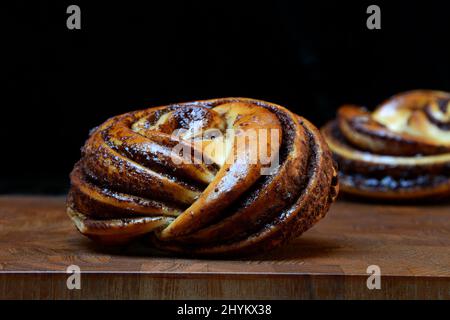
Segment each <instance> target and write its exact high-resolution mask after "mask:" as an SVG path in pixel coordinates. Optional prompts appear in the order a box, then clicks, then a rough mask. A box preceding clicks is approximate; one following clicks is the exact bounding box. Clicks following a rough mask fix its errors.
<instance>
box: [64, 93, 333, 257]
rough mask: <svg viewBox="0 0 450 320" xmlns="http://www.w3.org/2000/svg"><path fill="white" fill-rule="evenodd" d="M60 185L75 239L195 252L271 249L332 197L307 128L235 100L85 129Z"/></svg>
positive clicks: (280, 111) (263, 106)
mask: <svg viewBox="0 0 450 320" xmlns="http://www.w3.org/2000/svg"><path fill="white" fill-rule="evenodd" d="M230 130H231V132H234V133H235V135H226V134H224V133H225V132H228V131H230ZM267 130H270V132H271V133H272V132H275V133H276V134H274V135H271V134H267V132H268V131H267ZM174 132H176V134H173V133H174ZM252 132H258V133H261V132H263V133H264V134H263V135H262V136H261V135H257V136H254V135H252V134H250V133H252ZM268 136H270V139H269V137H268ZM242 137H244V140H241V142H242V141H245V142H247V143H245V144H244V145H245V148H241V145H242V144H239V143H238V139H239V138H242ZM261 137H266V138H267V139H261ZM246 139H247V140H246ZM252 146H256V147H257V148H256V149H257V150H258V151H261V150H262V154H265V155H266V159H263V158H264V157H262V156H260V155H259V153H258V154H257V157H255V150H256V149H254V148H252ZM186 155H187V157H186ZM188 160H189V161H188ZM274 163H275V165H273V164H274ZM70 177H71V189H70V192H69V196H68V206H67V211H68V214H69V216H70V217H71V218H72V220H73V221H74V223H75V224H76V226H77V228H78V230H79V231H80V232H81V233H82V234H84V235H86V236H88V237H89V238H91V239H93V240H97V241H100V242H103V243H109V244H119V243H126V242H129V241H131V240H134V239H137V238H140V239H142V240H144V241H146V243H148V244H150V245H151V246H152V247H156V248H158V249H161V250H163V251H168V252H174V253H183V254H196V255H223V254H249V253H256V252H262V251H264V250H267V249H271V248H273V247H275V246H277V245H279V244H281V243H283V242H285V241H287V240H289V239H291V238H293V237H295V236H298V235H300V234H301V233H302V232H304V231H305V230H307V229H308V228H310V227H311V226H312V225H313V224H314V223H315V222H317V221H318V220H319V219H321V218H322V217H323V216H324V215H325V214H326V212H327V210H328V208H329V206H330V204H331V203H332V202H333V201H334V199H335V198H336V195H337V192H338V186H337V170H336V169H335V167H334V163H333V160H332V156H331V153H330V152H329V150H328V147H327V146H326V143H325V142H324V141H323V139H322V137H321V135H320V133H319V131H318V130H317V129H316V128H315V127H314V126H313V125H312V124H311V123H309V122H308V121H307V120H305V119H303V118H301V117H299V116H297V115H295V114H293V113H291V112H290V111H288V110H287V109H285V108H283V107H281V106H278V105H275V104H272V103H268V102H263V101H258V100H252V99H243V98H226V99H215V100H205V101H198V102H190V103H182V104H174V105H169V106H163V107H156V108H150V109H146V110H142V111H135V112H130V113H126V114H123V115H120V116H116V117H113V118H110V119H109V120H107V121H106V122H105V123H103V124H102V125H101V126H99V127H98V128H96V129H94V130H93V131H92V132H91V134H90V137H89V139H88V140H87V141H86V144H85V146H84V147H83V149H82V158H81V160H80V161H79V162H78V163H77V164H76V165H75V167H74V169H73V171H72V173H71V176H70Z"/></svg>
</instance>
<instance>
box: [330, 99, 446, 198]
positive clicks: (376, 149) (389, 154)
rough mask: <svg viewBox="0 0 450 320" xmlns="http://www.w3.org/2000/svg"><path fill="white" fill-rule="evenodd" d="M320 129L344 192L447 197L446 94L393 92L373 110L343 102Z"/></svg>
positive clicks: (370, 195)
mask: <svg viewBox="0 0 450 320" xmlns="http://www.w3.org/2000/svg"><path fill="white" fill-rule="evenodd" d="M322 133H323V135H324V137H325V140H326V141H327V143H328V145H329V146H330V149H331V150H332V152H333V154H334V157H335V159H336V160H337V162H338V163H339V167H340V170H339V171H340V172H339V175H340V185H341V190H342V191H343V192H344V193H347V194H350V195H355V196H361V197H366V198H375V199H387V200H406V199H414V200H422V199H435V198H446V197H448V196H450V94H449V93H446V92H441V91H431V90H416V91H410V92H406V93H402V94H398V95H396V96H394V97H392V98H390V99H388V100H387V101H385V102H383V103H382V104H381V105H379V106H378V107H377V108H376V109H375V111H374V112H369V111H367V110H366V109H364V108H362V107H359V106H353V105H346V106H343V107H341V108H340V109H339V111H338V115H337V119H336V120H334V121H331V122H329V123H328V124H327V125H325V126H324V127H323V128H322Z"/></svg>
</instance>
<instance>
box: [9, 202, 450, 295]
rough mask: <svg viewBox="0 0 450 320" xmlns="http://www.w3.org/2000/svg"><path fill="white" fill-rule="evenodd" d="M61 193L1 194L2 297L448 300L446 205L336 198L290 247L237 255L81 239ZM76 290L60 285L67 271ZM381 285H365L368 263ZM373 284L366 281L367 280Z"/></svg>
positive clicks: (449, 208) (449, 217)
mask: <svg viewBox="0 0 450 320" xmlns="http://www.w3.org/2000/svg"><path fill="white" fill-rule="evenodd" d="M64 201H65V199H64V197H26V196H2V197H0V298H1V299H13V298H19V299H20V298H33V299H34V298H39V299H47V298H51V299H53V298H61V299H70V298H83V299H84V298H89V299H91V298H121V299H128V298H136V299H139V298H143V299H148V298H151V299H217V298H224V299H349V298H356V299H378V298H390V299H406V298H441V299H450V205H449V204H445V205H431V206H430V205H428V206H393V205H375V204H362V203H352V202H344V201H339V202H337V203H336V204H335V205H334V206H333V207H332V209H331V211H330V212H329V213H328V216H327V217H326V218H325V219H324V220H322V221H321V222H320V223H319V224H318V225H317V226H315V227H314V228H313V229H311V230H309V231H308V232H306V233H305V234H304V235H303V236H302V237H300V238H298V239H297V240H295V241H293V242H292V243H291V244H289V245H288V246H286V247H284V248H281V249H279V250H275V251H273V252H270V253H265V254H261V255H259V256H255V257H249V258H248V259H244V260H201V259H185V258H171V257H163V256H156V255H155V254H154V253H152V252H150V251H149V250H147V249H146V248H143V247H133V248H121V249H108V248H103V247H100V246H97V245H95V244H94V243H92V242H91V241H89V240H88V239H86V238H84V237H83V236H81V235H80V234H79V233H78V232H77V231H76V230H75V228H74V226H73V225H72V223H71V222H70V221H69V219H68V218H67V216H66V214H65V208H64ZM70 265H77V266H79V267H80V269H81V272H82V273H81V290H69V289H67V285H66V281H67V278H68V276H70V274H67V273H66V270H67V267H68V266H70ZM370 265H377V266H379V268H380V270H381V289H379V290H377V289H373V290H369V289H368V287H367V279H368V277H369V275H368V274H367V268H368V266H370ZM371 283H373V282H372V281H371Z"/></svg>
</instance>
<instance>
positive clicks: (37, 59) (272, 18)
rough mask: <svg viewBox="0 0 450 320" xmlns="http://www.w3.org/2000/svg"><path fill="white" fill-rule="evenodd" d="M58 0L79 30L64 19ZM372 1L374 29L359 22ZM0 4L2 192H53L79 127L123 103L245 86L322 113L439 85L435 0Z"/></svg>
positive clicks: (243, 90) (442, 17) (441, 48)
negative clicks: (73, 13) (377, 11)
mask: <svg viewBox="0 0 450 320" xmlns="http://www.w3.org/2000/svg"><path fill="white" fill-rule="evenodd" d="M70 4H77V5H79V6H80V7H81V30H68V29H67V28H66V19H67V16H68V15H67V14H66V8H67V6H68V5H70ZM370 4H377V5H379V6H380V7H381V13H382V29H381V30H368V29H367V28H366V19H367V17H368V14H366V9H367V6H368V5H370ZM1 12H2V17H1V24H2V34H3V36H2V45H1V47H0V48H1V50H2V51H3V53H6V55H3V58H2V60H3V68H2V77H6V83H5V84H4V85H2V88H3V90H4V93H3V94H2V98H3V99H2V104H1V109H2V115H1V119H2V124H1V125H0V133H1V138H2V140H1V141H2V147H1V149H0V150H1V157H0V159H1V173H0V174H1V176H0V193H36V192H38V193H63V192H65V191H66V190H67V187H68V174H69V172H70V170H71V168H72V166H73V164H74V162H75V161H76V160H77V159H78V157H79V155H80V147H81V146H82V144H83V142H84V140H85V139H86V137H87V134H88V131H89V129H90V128H92V127H94V126H96V125H98V124H100V123H101V122H103V121H104V120H105V119H106V118H108V117H110V116H113V115H116V114H119V113H123V112H126V111H131V110H134V109H141V108H145V107H151V106H157V105H162V104H168V103H172V102H180V101H189V100H198V99H206V98H215V97H225V96H244V97H253V98H258V99H263V100H268V101H272V102H276V103H279V104H282V105H285V106H287V107H288V108H290V109H291V110H294V111H296V112H297V113H299V114H301V115H303V116H305V117H306V118H308V119H310V120H311V121H313V122H314V123H315V124H316V125H318V126H320V125H322V124H324V123H325V121H327V120H329V119H331V118H332V117H333V116H334V114H335V111H336V109H337V107H338V106H339V105H340V104H342V103H346V102H349V103H356V104H363V105H365V106H367V107H369V108H373V107H374V106H375V105H376V104H377V103H379V102H381V101H382V100H384V99H385V98H387V97H389V96H390V95H392V94H395V93H397V92H400V91H404V90H410V89H417V88H429V89H440V90H446V91H450V62H449V59H450V45H449V35H450V19H449V15H450V6H449V5H448V4H446V2H444V1H431V0H428V1H370V2H369V1H317V0H316V1H292V2H288V1H274V2H266V1H257V2H245V1H238V2H233V1H226V2H218V1H213V0H210V1H207V2H206V1H205V2H202V1H189V2H181V1H146V2H142V3H133V2H131V1H122V2H117V3H116V2H104V3H99V2H97V1H96V2H95V4H94V1H90V2H86V1H76V0H74V1H70V2H67V1H41V2H39V3H35V2H31V1H29V2H22V1H15V2H14V3H13V4H11V5H9V6H8V8H7V9H6V10H3V9H2V11H1ZM3 90H2V91H3Z"/></svg>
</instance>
